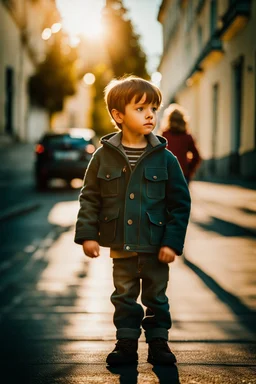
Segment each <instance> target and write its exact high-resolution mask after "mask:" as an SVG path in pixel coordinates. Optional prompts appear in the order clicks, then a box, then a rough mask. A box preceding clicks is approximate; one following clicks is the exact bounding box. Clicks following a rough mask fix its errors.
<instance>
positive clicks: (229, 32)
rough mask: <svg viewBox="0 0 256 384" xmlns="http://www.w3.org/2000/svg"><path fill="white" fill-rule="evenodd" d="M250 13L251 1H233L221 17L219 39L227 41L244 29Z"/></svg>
mask: <svg viewBox="0 0 256 384" xmlns="http://www.w3.org/2000/svg"><path fill="white" fill-rule="evenodd" d="M250 13H251V0H233V1H231V2H230V6H229V8H228V10H227V12H226V13H225V14H224V15H223V17H222V23H223V26H222V29H221V31H220V37H221V39H222V40H225V41H228V40H230V39H231V38H232V37H233V36H235V35H236V34H237V33H238V32H239V31H240V30H241V29H243V28H244V27H245V25H246V24H247V21H248V19H249V17H250Z"/></svg>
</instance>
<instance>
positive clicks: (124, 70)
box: [103, 0, 148, 78]
mask: <svg viewBox="0 0 256 384" xmlns="http://www.w3.org/2000/svg"><path fill="white" fill-rule="evenodd" d="M103 23H104V27H105V28H104V29H105V45H106V50H107V52H108V55H109V60H110V63H111V66H112V70H113V72H114V75H115V76H116V77H120V76H123V75H124V74H134V75H137V76H141V77H144V78H148V73H147V70H146V55H145V53H144V52H143V50H142V48H141V45H140V41H139V38H140V37H139V35H137V34H136V33H135V32H134V29H133V25H132V22H131V20H129V18H128V15H127V9H126V8H124V6H123V3H122V0H107V1H106V6H105V8H104V10H103Z"/></svg>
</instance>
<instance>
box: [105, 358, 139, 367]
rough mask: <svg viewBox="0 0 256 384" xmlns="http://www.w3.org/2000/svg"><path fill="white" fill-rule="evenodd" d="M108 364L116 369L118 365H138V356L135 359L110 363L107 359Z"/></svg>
mask: <svg viewBox="0 0 256 384" xmlns="http://www.w3.org/2000/svg"><path fill="white" fill-rule="evenodd" d="M109 360H110V359H109ZM106 363H107V365H109V366H111V367H116V366H117V365H128V364H138V356H135V357H134V358H130V359H126V360H123V361H118V360H116V361H108V359H106Z"/></svg>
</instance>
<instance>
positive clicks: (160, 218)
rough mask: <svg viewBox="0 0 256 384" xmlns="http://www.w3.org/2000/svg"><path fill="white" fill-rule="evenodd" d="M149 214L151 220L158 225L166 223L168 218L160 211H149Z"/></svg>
mask: <svg viewBox="0 0 256 384" xmlns="http://www.w3.org/2000/svg"><path fill="white" fill-rule="evenodd" d="M147 215H148V218H149V220H150V222H151V223H153V224H155V225H157V226H158V227H163V226H164V225H165V224H166V218H165V217H164V215H163V214H161V213H160V212H153V211H152V212H147Z"/></svg>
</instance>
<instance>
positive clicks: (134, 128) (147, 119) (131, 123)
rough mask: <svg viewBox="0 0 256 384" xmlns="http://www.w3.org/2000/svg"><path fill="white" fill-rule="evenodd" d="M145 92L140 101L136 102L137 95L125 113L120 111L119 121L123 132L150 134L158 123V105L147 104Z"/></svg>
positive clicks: (127, 106)
mask: <svg viewBox="0 0 256 384" xmlns="http://www.w3.org/2000/svg"><path fill="white" fill-rule="evenodd" d="M145 100H146V95H145V94H144V95H143V97H142V98H141V100H139V102H137V103H135V97H134V98H133V99H132V100H131V102H130V104H127V105H126V107H125V112H124V113H119V119H120V121H118V122H119V123H121V124H122V130H123V132H129V133H130V134H135V135H138V134H139V135H140V134H141V135H148V134H149V133H150V132H151V131H152V130H153V129H154V128H155V126H156V123H157V109H158V107H157V105H155V104H152V103H150V104H146V103H145Z"/></svg>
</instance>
